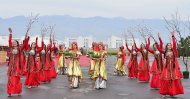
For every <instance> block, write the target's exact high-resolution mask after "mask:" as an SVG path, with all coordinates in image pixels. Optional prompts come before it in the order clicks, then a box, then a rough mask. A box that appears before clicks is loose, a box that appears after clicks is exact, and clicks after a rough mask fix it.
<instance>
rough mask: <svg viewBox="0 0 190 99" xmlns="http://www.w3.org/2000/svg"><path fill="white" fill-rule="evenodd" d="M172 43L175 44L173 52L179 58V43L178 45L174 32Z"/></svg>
mask: <svg viewBox="0 0 190 99" xmlns="http://www.w3.org/2000/svg"><path fill="white" fill-rule="evenodd" d="M172 42H173V51H174V53H175V55H176V57H177V56H178V51H177V43H176V39H175V36H174V32H172Z"/></svg>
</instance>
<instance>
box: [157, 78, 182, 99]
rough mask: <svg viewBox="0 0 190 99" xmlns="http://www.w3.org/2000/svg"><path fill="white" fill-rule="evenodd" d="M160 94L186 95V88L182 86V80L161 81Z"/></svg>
mask: <svg viewBox="0 0 190 99" xmlns="http://www.w3.org/2000/svg"><path fill="white" fill-rule="evenodd" d="M160 94H162V95H170V96H174V95H178V94H184V88H183V86H182V84H181V81H180V79H176V80H161V86H160Z"/></svg>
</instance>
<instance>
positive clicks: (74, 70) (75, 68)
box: [68, 50, 82, 81]
mask: <svg viewBox="0 0 190 99" xmlns="http://www.w3.org/2000/svg"><path fill="white" fill-rule="evenodd" d="M69 53H72V55H73V56H71V58H70V62H69V66H68V76H69V77H78V78H79V81H80V79H81V78H82V70H81V67H80V64H79V60H78V59H79V56H80V55H81V53H80V52H79V51H77V50H75V51H74V50H73V51H70V52H69Z"/></svg>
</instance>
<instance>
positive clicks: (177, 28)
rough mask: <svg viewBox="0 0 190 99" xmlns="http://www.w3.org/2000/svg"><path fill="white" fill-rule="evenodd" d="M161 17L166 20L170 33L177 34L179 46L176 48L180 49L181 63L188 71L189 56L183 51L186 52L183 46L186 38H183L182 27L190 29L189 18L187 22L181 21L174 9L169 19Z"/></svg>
mask: <svg viewBox="0 0 190 99" xmlns="http://www.w3.org/2000/svg"><path fill="white" fill-rule="evenodd" d="M163 18H164V20H165V22H166V28H167V30H168V31H169V32H170V33H171V32H175V33H177V35H178V38H179V44H178V45H179V46H180V48H179V47H178V49H179V50H180V52H182V57H183V63H184V65H185V66H186V71H188V57H189V55H187V53H185V52H186V51H185V47H186V45H187V43H188V40H185V39H184V36H185V31H183V29H182V28H183V27H184V26H185V27H186V28H187V29H188V30H189V31H190V21H189V18H188V24H185V23H183V21H182V20H181V16H180V14H179V13H178V11H176V12H175V13H174V14H171V20H168V19H166V18H165V17H163ZM183 32H184V34H182V33H183ZM189 33H190V32H189ZM176 40H177V39H176Z"/></svg>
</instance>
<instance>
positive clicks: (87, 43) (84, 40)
mask: <svg viewBox="0 0 190 99" xmlns="http://www.w3.org/2000/svg"><path fill="white" fill-rule="evenodd" d="M93 41H94V40H93V38H92V36H88V37H82V36H79V37H65V39H64V41H63V43H65V46H66V47H70V45H71V43H72V42H77V44H78V47H85V48H90V47H91V46H92V42H93Z"/></svg>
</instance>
